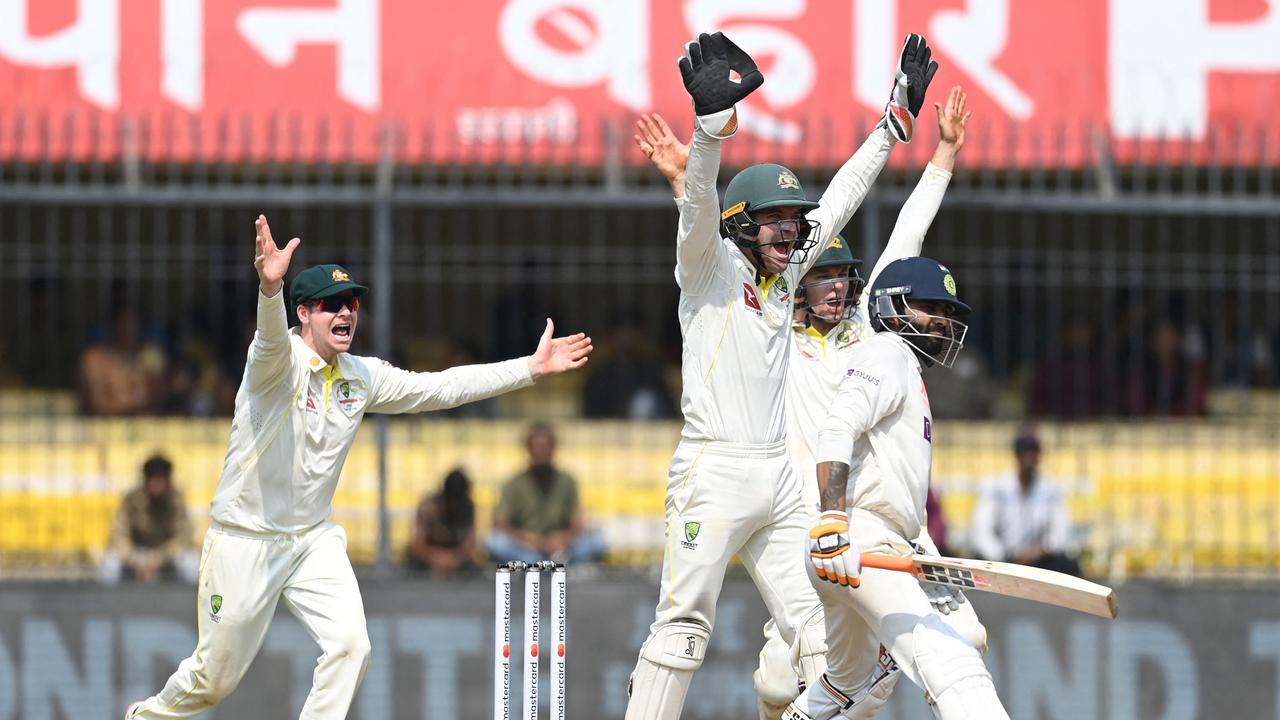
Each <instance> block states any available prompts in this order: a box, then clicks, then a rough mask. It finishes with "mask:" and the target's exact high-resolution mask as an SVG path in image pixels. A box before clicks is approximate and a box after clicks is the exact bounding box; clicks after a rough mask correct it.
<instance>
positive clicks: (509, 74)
mask: <svg viewBox="0 0 1280 720" xmlns="http://www.w3.org/2000/svg"><path fill="white" fill-rule="evenodd" d="M706 29H720V30H723V31H724V32H725V33H726V34H728V35H729V36H730V37H732V38H734V39H735V40H736V41H737V42H738V43H739V44H740V45H742V46H743V48H744V49H746V50H747V51H748V52H750V53H751V54H752V55H754V56H755V57H756V58H757V60H758V61H759V62H760V65H761V68H762V70H763V71H764V74H765V84H764V86H763V87H762V88H761V89H760V90H759V91H757V92H756V93H755V94H753V95H752V96H751V97H750V98H749V99H748V100H747V101H746V103H745V104H744V107H742V116H743V118H742V119H743V123H742V126H743V131H742V132H741V133H740V135H739V137H738V138H737V139H735V140H734V141H732V143H730V146H729V147H728V148H727V153H729V155H730V158H731V159H733V156H734V155H735V154H736V155H738V156H739V158H740V159H748V158H751V157H754V156H756V155H768V156H769V157H770V158H771V159H779V160H783V161H787V162H791V163H794V164H798V165H829V164H834V163H838V162H839V161H841V160H842V159H843V158H844V157H845V156H847V154H848V153H849V152H850V150H851V149H852V148H853V147H854V146H855V144H856V142H857V141H858V139H859V138H858V137H857V135H858V134H859V133H861V132H865V130H866V129H867V128H868V127H869V125H870V124H871V123H873V122H874V121H875V119H876V118H877V117H878V114H879V112H880V108H881V106H882V105H883V103H884V101H885V99H886V98H887V96H888V92H889V87H890V83H891V79H892V74H893V63H894V60H895V59H896V56H897V53H898V51H899V48H900V44H901V41H902V37H903V36H904V34H905V33H907V32H909V31H914V32H921V33H923V34H925V35H926V36H927V37H928V38H929V41H930V43H931V45H932V46H933V48H934V58H935V59H936V60H937V61H938V62H939V63H940V65H941V70H940V72H939V73H938V75H937V78H936V79H935V81H934V85H933V88H932V90H931V92H930V95H931V98H932V99H941V98H943V97H945V94H946V89H947V88H948V87H949V86H951V85H953V84H960V85H963V86H964V87H965V89H966V90H967V91H968V92H969V95H970V106H971V107H972V109H973V110H974V118H973V121H972V123H971V138H970V147H971V149H967V150H966V162H972V163H979V162H980V163H984V164H989V165H1063V164H1067V165H1079V164H1087V163H1089V162H1092V161H1093V159H1094V158H1095V157H1096V156H1097V155H1098V154H1100V153H1104V152H1108V153H1113V154H1115V155H1116V156H1117V157H1118V159H1119V160H1121V161H1132V160H1144V161H1145V160H1150V161H1156V162H1207V161H1213V162H1219V163H1229V164H1237V163H1239V164H1257V163H1264V162H1276V161H1277V160H1278V159H1280V149H1278V148H1280V138H1278V137H1277V135H1278V134H1280V130H1278V126H1280V123H1277V122H1275V121H1274V120H1273V117H1272V116H1273V114H1274V112H1275V108H1276V107H1280V42H1276V39H1277V38H1280V7H1276V6H1274V5H1272V4H1271V3H1270V2H1267V0H1175V1H1172V2H1171V1H1169V0H1079V1H1078V2H1072V3H1040V2H1036V3H1032V2H1013V0H912V2H905V1H904V0H896V1H895V0H883V1H876V2H871V1H866V0H864V1H853V2H836V1H834V0H685V1H681V0H501V1H500V0H481V1H479V2H471V3H443V2H432V3H424V2H417V1H415V0H382V1H381V2H379V1H378V0H217V1H216V2H213V1H211V0H149V1H144V0H137V1H135V2H124V0H91V1H88V0H79V1H77V0H39V1H38V2H37V1H36V0H0V96H2V97H4V98H5V99H6V101H7V102H6V104H7V105H8V107H7V108H6V109H4V110H3V111H0V157H10V158H12V157H28V158H30V157H62V156H67V155H70V156H74V157H80V158H89V157H105V158H110V157H115V156H118V155H119V154H120V153H121V152H125V151H136V152H138V153H140V154H142V155H143V156H145V157H150V158H164V159H174V160H186V159H191V158H194V157H201V158H205V159H218V160H222V159H230V160H238V159H248V160H261V159H269V160H284V161H288V160H293V159H299V160H310V159H317V158H330V159H336V158H343V159H356V160H362V161H370V160H374V159H376V158H377V157H379V155H380V153H384V152H391V153H394V154H395V156H396V157H397V158H399V159H402V160H410V161H416V160H425V161H443V162H515V163H524V162H565V163H590V164H595V163H601V162H605V161H607V160H608V159H609V158H610V157H619V158H622V159H623V160H626V161H638V160H639V159H640V156H639V154H638V152H636V151H635V150H634V149H633V148H631V147H629V145H630V121H631V120H632V119H633V118H634V117H635V116H636V115H637V114H638V113H641V112H645V111H651V110H657V111H660V112H662V113H663V114H664V115H665V116H666V117H667V118H668V119H670V120H672V121H673V123H674V124H675V125H676V126H677V127H678V128H679V129H680V130H681V131H682V132H683V131H687V129H688V127H689V124H690V117H689V116H690V115H691V110H690V108H689V102H688V98H687V96H686V95H685V92H684V88H683V87H682V85H681V83H680V76H679V73H678V71H677V70H676V65H675V60H676V58H677V57H678V55H679V53H680V52H681V50H682V47H683V43H684V42H685V41H686V40H688V39H689V38H691V37H692V36H694V35H695V34H696V33H697V31H700V30H706ZM932 112H933V111H932V110H931V109H927V110H926V111H925V114H926V117H925V118H923V119H922V122H921V127H923V128H925V129H926V131H925V132H924V133H923V137H922V138H921V139H919V140H918V141H917V142H916V143H913V145H912V147H911V148H910V150H909V151H908V152H906V153H901V152H900V153H895V155H897V156H899V159H900V160H903V159H911V160H914V159H915V158H916V157H926V156H927V154H928V151H929V149H930V145H931V144H932V142H933V140H934V138H935V137H936V130H934V129H933V123H932V118H931V115H932Z"/></svg>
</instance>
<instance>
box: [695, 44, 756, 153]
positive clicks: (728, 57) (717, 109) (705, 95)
mask: <svg viewBox="0 0 1280 720" xmlns="http://www.w3.org/2000/svg"><path fill="white" fill-rule="evenodd" d="M731 70H732V71H734V72H736V73H738V77H739V78H741V80H740V81H738V82H735V81H733V80H731V79H729V71H731ZM680 76H681V77H682V78H684V89H685V90H687V91H688V92H689V97H691V98H693V111H694V113H696V114H697V115H698V124H699V125H700V126H701V127H702V129H703V130H704V131H705V132H707V133H709V134H711V135H714V136H715V137H729V136H730V135H732V134H733V133H734V132H735V131H737V129H738V117H737V113H736V112H735V111H734V109H733V106H734V105H736V104H737V103H738V101H739V100H741V99H743V98H745V97H746V96H748V95H750V94H751V93H752V92H753V91H754V90H755V89H756V88H758V87H760V85H761V84H763V83H764V75H762V74H761V73H760V69H759V68H757V67H756V61H755V60H752V59H751V56H750V55H748V54H747V53H745V52H743V50H742V48H740V47H738V46H737V45H735V44H734V43H733V41H732V40H730V39H729V38H727V37H725V36H724V33H712V34H707V33H702V34H701V35H699V36H698V39H697V40H696V41H695V42H691V43H689V44H688V45H687V46H685V55H684V57H682V58H680Z"/></svg>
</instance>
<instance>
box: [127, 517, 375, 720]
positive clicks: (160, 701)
mask: <svg viewBox="0 0 1280 720" xmlns="http://www.w3.org/2000/svg"><path fill="white" fill-rule="evenodd" d="M281 599H283V600H284V603H285V607H287V608H289V611H290V612H292V613H293V615H294V617H296V618H298V620H299V621H300V622H301V623H302V624H303V625H304V626H305V627H306V629H307V632H308V633H310V634H311V637H313V638H315V640H316V642H317V643H318V644H319V645H320V660H319V661H318V662H317V663H316V670H315V674H314V676H313V677H312V682H311V692H310V694H308V695H307V701H306V703H305V704H304V705H303V706H302V714H301V715H299V718H301V719H303V720H342V718H345V717H346V716H347V711H348V710H349V709H350V707H351V701H352V699H354V698H355V694H356V690H357V689H358V688H359V687H360V681H361V680H362V679H363V678H364V673H365V671H366V670H367V669H368V667H369V635H368V632H367V631H366V629H365V618H364V603H363V601H362V600H361V598H360V588H359V586H358V585H357V584H356V576H355V573H354V572H353V571H352V569H351V560H350V559H349V558H348V557H347V534H346V532H345V531H343V529H342V528H341V527H339V526H338V525H336V524H334V523H332V522H327V521H326V522H323V523H321V524H319V525H317V526H316V527H314V528H311V529H310V530H307V531H305V532H302V533H298V534H296V535H293V534H262V533H254V532H250V531H246V530H240V529H238V528H231V527H226V526H222V525H219V524H218V523H214V525H213V527H211V528H210V529H209V532H208V533H207V534H206V535H205V539H204V550H203V552H202V555H201V562H200V581H199V585H198V589H197V612H196V617H197V619H198V623H199V632H200V637H199V640H197V641H196V649H195V652H193V653H192V654H191V657H189V658H187V659H186V660H183V661H182V663H181V664H180V665H179V666H178V670H177V672H175V673H174V674H173V676H172V677H170V678H169V681H168V682H167V683H165V686H164V689H163V690H161V691H160V693H159V694H158V695H154V696H152V697H150V698H148V699H147V700H146V702H145V703H144V704H143V706H142V707H141V708H139V709H138V710H137V711H136V712H135V713H134V715H133V717H134V718H139V719H141V720H159V719H161V718H187V717H192V716H194V715H197V714H199V713H202V712H204V711H206V710H208V709H209V708H211V707H213V706H215V705H217V704H218V703H219V702H221V701H222V699H223V698H225V697H227V696H228V695H230V694H231V691H232V690H235V688H236V685H238V684H239V683H240V679H241V678H242V677H244V674H245V671H247V670H248V669H249V664H250V663H252V662H253V658H254V656H256V655H257V654H258V650H259V648H261V647H262V641H263V639H264V638H265V637H266V635H267V627H268V626H269V625H270V624H271V618H272V616H273V615H274V614H275V610H276V602H277V601H279V600H281Z"/></svg>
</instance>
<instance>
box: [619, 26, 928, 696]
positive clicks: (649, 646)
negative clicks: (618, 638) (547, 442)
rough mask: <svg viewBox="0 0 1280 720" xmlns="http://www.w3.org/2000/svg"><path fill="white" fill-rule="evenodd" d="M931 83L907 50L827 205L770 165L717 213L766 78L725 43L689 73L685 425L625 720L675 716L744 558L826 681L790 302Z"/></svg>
mask: <svg viewBox="0 0 1280 720" xmlns="http://www.w3.org/2000/svg"><path fill="white" fill-rule="evenodd" d="M936 69H937V64H936V63H931V62H930V60H929V50H928V46H927V45H926V44H925V42H924V39H923V38H920V37H919V36H911V37H910V38H909V39H908V42H907V47H906V49H904V52H903V59H902V61H901V62H900V63H899V69H898V77H897V78H896V80H895V85H894V92H893V95H892V96H891V97H892V100H891V102H890V104H889V107H888V108H887V109H886V113H885V118H886V119H885V120H884V121H883V122H882V123H881V124H880V125H879V126H877V128H876V130H875V131H874V132H873V133H872V134H871V137H870V138H868V140H867V141H866V142H865V143H864V144H863V145H862V147H861V148H860V149H859V150H858V151H857V152H856V153H855V154H854V155H853V157H852V158H850V159H849V161H848V162H846V163H845V165H844V166H843V167H842V168H841V169H840V171H839V172H838V173H837V174H836V176H835V178H833V180H832V182H831V185H830V186H829V187H828V188H827V191H826V192H825V193H824V194H823V196H822V199H821V200H820V201H819V202H817V203H815V202H812V201H810V200H808V199H807V197H806V196H805V194H804V191H803V189H802V188H801V186H800V182H799V180H798V179H797V178H796V176H795V175H794V174H793V173H792V172H790V171H789V170H787V169H786V168H784V167H782V166H780V165H771V164H764V165H755V166H752V167H749V168H747V169H746V170H743V171H742V172H741V173H739V174H738V175H737V176H736V177H735V178H734V179H733V181H732V182H730V184H729V187H728V189H727V191H726V193H725V203H724V204H725V207H724V210H723V212H722V211H721V208H720V203H719V198H718V196H717V193H716V176H717V174H718V171H719V164H720V143H721V141H723V140H724V139H725V138H728V137H730V136H732V135H733V134H734V133H735V132H736V130H737V122H738V120H737V113H736V110H735V105H736V103H737V102H738V101H740V100H742V99H743V98H745V97H746V96H747V95H749V94H750V93H751V92H752V91H753V90H755V89H756V88H758V87H759V86H760V85H761V84H762V83H763V81H764V77H763V75H761V73H760V71H759V69H758V68H757V67H756V64H755V62H754V61H753V60H752V59H751V57H750V56H749V55H747V53H745V52H744V51H742V50H741V49H740V48H739V47H738V46H737V45H735V44H734V43H733V42H732V41H730V40H729V39H728V38H726V37H725V36H724V35H723V34H721V33H715V34H705V33H704V34H702V35H700V36H699V38H698V40H697V41H696V42H692V43H690V44H689V45H688V46H687V48H686V55H685V57H683V58H681V60H680V71H681V75H682V78H683V80H684V85H685V89H686V90H687V91H688V92H689V94H690V96H691V97H692V99H693V105H694V112H695V113H696V115H697V122H696V125H695V129H694V134H693V142H692V146H691V148H690V152H689V158H688V167H687V170H686V174H685V177H684V197H683V199H681V200H680V201H678V204H679V207H680V222H679V229H678V233H677V238H676V269H675V277H676V283H677V285H679V287H680V303H679V318H680V327H681V331H682V334H683V337H684V348H683V360H682V364H681V372H682V376H683V381H684V382H683V386H684V388H683V396H682V399H681V408H682V410H683V413H684V417H685V424H684V428H683V430H682V431H681V441H680V444H679V446H678V447H677V448H676V452H675V454H674V457H673V458H672V462H671V467H670V470H669V474H668V486H667V497H666V526H667V549H666V553H665V556H664V559H663V572H662V582H661V589H660V595H659V598H660V599H659V602H658V607H657V612H656V618H655V620H654V623H653V625H652V626H651V628H650V632H649V637H648V638H647V639H646V640H645V642H644V644H643V645H642V646H641V649H640V657H639V659H638V661H637V663H636V669H635V671H634V672H633V673H632V681H631V687H630V701H629V703H628V705H627V713H626V717H627V719H628V720H675V719H676V718H679V717H680V711H681V708H682V707H683V705H684V699H685V695H686V694H687V692H688V689H689V684H690V682H691V681H692V678H693V674H694V672H695V671H696V670H697V669H698V668H699V667H700V666H701V664H702V661H703V659H704V658H705V655H706V648H707V643H708V641H709V639H710V637H711V631H712V628H713V627H714V622H715V606H716V601H717V599H718V597H719V594H720V589H721V586H722V583H723V581H724V574H725V570H726V567H727V565H728V563H729V561H730V559H731V558H732V557H733V556H734V555H735V554H737V555H739V557H741V559H742V561H743V564H744V565H745V566H746V568H747V572H748V573H749V574H750V575H751V577H752V579H753V580H754V581H755V583H756V587H757V588H759V590H760V594H761V596H762V597H763V599H764V602H765V605H766V606H767V607H768V609H769V613H770V615H771V617H772V618H773V619H774V621H775V622H776V623H777V625H778V631H779V633H780V635H781V637H782V639H783V640H784V641H785V642H786V643H787V645H788V647H789V648H790V649H791V656H792V658H794V662H793V665H794V667H795V670H796V672H797V673H798V674H799V675H800V676H801V677H803V678H806V679H807V680H808V681H810V682H812V681H816V680H817V678H818V677H819V675H820V674H821V672H822V669H823V667H824V665H825V661H824V659H823V653H824V652H825V649H826V648H825V644H824V635H825V630H824V628H823V623H822V612H821V606H820V604H819V602H817V596H816V594H815V593H814V592H813V587H812V585H811V584H807V583H806V582H805V581H804V580H805V578H803V577H802V575H803V573H804V568H805V563H804V555H803V552H804V551H803V547H804V544H805V539H804V530H803V529H802V528H803V526H805V525H807V524H808V516H809V514H808V513H807V512H806V511H805V509H804V506H803V503H802V501H801V492H800V479H799V476H798V474H797V473H796V472H795V471H794V469H793V468H792V466H791V464H790V462H789V460H788V458H787V450H786V442H785V435H786V420H785V396H784V392H785V391H784V387H783V385H784V382H785V380H786V376H787V364H788V360H789V357H790V344H791V343H790V333H791V319H792V314H793V308H794V302H795V300H794V295H793V292H794V289H795V287H796V285H797V283H798V281H799V279H800V277H802V276H803V275H804V273H805V272H807V271H808V269H809V268H810V267H811V266H812V265H813V263H814V262H815V261H816V259H817V255H818V253H811V252H810V250H811V248H813V247H814V246H817V247H825V246H826V244H827V243H828V242H829V241H830V239H831V237H832V235H833V234H834V232H835V229H837V228H840V227H843V226H844V224H845V223H846V222H848V220H849V218H850V217H851V216H852V215H853V213H854V211H855V210H856V209H857V207H858V205H859V204H861V202H862V200H863V198H864V197H865V196H866V194H867V192H868V191H869V190H870V188H871V185H872V183H873V182H874V180H875V178H876V176H877V175H878V174H879V172H880V170H881V169H882V168H883V167H884V163H885V161H886V160H887V159H888V154H889V151H890V150H891V149H892V147H893V145H894V144H895V142H897V141H898V140H902V139H909V133H910V132H911V129H912V128H913V125H914V117H915V115H916V114H917V113H918V112H919V108H920V105H921V104H922V103H923V97H924V91H925V89H926V87H927V85H928V81H929V79H931V78H932V75H933V72H935V71H936ZM730 71H733V72H736V73H737V74H738V76H739V77H740V78H741V80H740V81H739V82H735V81H733V80H731V79H730ZM903 133H907V135H906V137H903V135H902V134H903Z"/></svg>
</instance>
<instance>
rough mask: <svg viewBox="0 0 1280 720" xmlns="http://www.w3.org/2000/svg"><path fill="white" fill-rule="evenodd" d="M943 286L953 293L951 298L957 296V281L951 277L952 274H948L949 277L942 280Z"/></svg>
mask: <svg viewBox="0 0 1280 720" xmlns="http://www.w3.org/2000/svg"><path fill="white" fill-rule="evenodd" d="M942 286H943V287H945V288H946V289H947V292H949V293H951V297H955V296H956V279H955V278H953V277H951V273H947V276H946V277H944V278H942Z"/></svg>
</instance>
